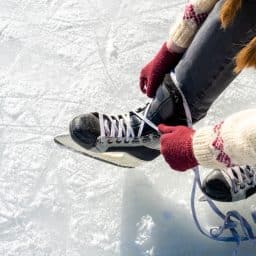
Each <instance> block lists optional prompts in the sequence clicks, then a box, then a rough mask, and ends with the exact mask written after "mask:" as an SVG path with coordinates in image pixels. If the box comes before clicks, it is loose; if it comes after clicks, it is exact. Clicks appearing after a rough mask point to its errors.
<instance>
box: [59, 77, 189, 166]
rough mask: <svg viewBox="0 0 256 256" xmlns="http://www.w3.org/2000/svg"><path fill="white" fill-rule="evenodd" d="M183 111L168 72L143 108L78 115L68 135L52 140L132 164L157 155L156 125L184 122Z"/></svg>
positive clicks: (108, 158) (119, 162) (107, 159)
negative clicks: (111, 113)
mask: <svg viewBox="0 0 256 256" xmlns="http://www.w3.org/2000/svg"><path fill="white" fill-rule="evenodd" d="M182 111H183V104H182V99H181V96H180V94H179V92H178V90H177V88H176V86H175V85H174V83H173V81H172V79H171V78H170V76H169V75H167V76H166V77H165V79H164V81H163V83H162V84H161V86H160V87H159V88H158V90H157V92H156V96H155V98H154V99H153V100H152V101H151V103H150V104H147V105H146V106H145V107H143V108H140V109H138V110H136V111H130V112H128V113H127V114H121V115H108V114H105V113H104V114H101V113H87V114H82V115H79V116H77V117H75V118H74V119H73V120H72V121H71V122H70V126H69V132H70V135H59V136H56V137H55V142H57V143H59V144H61V145H64V146H66V147H68V148H71V149H73V150H75V151H78V152H80V153H83V154H85V155H87V156H91V157H94V158H97V159H99V160H102V161H106V162H109V163H112V164H115V165H119V166H123V167H135V166H138V165H139V164H140V163H142V162H145V161H151V160H153V159H155V158H156V157H157V156H159V155H160V150H159V148H160V134H159V132H158V129H157V125H159V124H161V123H165V124H172V125H175V123H177V124H181V123H182V121H183V122H186V118H185V116H184V115H183V116H182V113H183V112H182ZM179 118H184V119H182V120H180V119H179Z"/></svg>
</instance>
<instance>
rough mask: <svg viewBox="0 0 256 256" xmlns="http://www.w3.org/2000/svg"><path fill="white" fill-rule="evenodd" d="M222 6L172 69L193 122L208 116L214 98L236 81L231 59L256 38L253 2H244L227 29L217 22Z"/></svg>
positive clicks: (250, 0) (206, 21)
mask: <svg viewBox="0 0 256 256" xmlns="http://www.w3.org/2000/svg"><path fill="white" fill-rule="evenodd" d="M223 2H224V1H223V0H222V1H219V2H218V3H217V4H216V5H215V7H214V9H213V10H212V11H211V13H210V14H209V16H208V17H207V19H206V20H205V22H204V23H203V25H202V27H201V28H200V29H199V31H198V32H197V34H196V35H195V37H194V39H193V41H192V43H191V45H190V46H189V48H188V49H187V51H186V53H185V54H184V56H183V57H182V59H181V61H180V62H179V63H178V65H177V66H176V68H175V74H176V79H177V82H178V86H179V87H180V89H181V91H182V92H183V94H184V96H185V98H186V100H187V102H188V105H189V107H190V110H191V114H192V119H193V122H197V121H199V120H200V119H202V118H203V117H204V116H205V115H206V114H207V111H208V109H209V108H210V106H211V105H212V103H213V102H214V101H215V100H216V98H217V97H218V96H219V95H220V94H221V93H222V92H223V91H224V90H225V88H226V87H227V86H228V85H229V84H230V83H231V82H232V81H233V79H235V78H236V74H235V73H234V71H233V70H234V67H235V62H234V57H235V56H236V54H237V53H238V52H239V51H240V50H241V49H242V48H243V47H244V46H245V45H246V44H247V43H248V42H249V41H250V40H251V39H252V38H253V37H254V36H255V35H256V1H255V0H245V1H243V5H242V9H241V10H240V11H239V13H238V15H237V16H236V17H235V20H234V22H233V23H232V24H231V25H230V26H229V27H228V28H227V29H223V28H222V27H221V24H220V19H219V14H220V8H221V6H222V4H223ZM175 115H176V114H175ZM176 116H177V115H176ZM180 118H182V117H180ZM183 118H184V117H183ZM183 118H182V119H183ZM180 123H183V121H181V122H180Z"/></svg>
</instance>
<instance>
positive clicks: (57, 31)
mask: <svg viewBox="0 0 256 256" xmlns="http://www.w3.org/2000/svg"><path fill="white" fill-rule="evenodd" d="M184 3H185V0H175V1H170V0H169V1H167V0H162V1H155V0H145V1H135V0H34V1H32V0H1V1H0V103H1V104H0V105H1V108H0V134H1V140H0V160H1V162H0V163H1V171H0V255H4V256H7V255H8V256H21V255H22V256H32V255H33V256H48V255H49V256H64V255H65V256H119V255H120V256H167V255H168V256H205V255H207V256H211V255H218V256H224V255H225V256H227V255H231V253H232V249H233V248H234V245H232V244H226V243H221V242H213V241H210V240H209V239H207V238H205V237H203V236H202V235H201V234H200V233H199V232H198V231H197V229H196V227H195V225H194V223H193V220H192V217H191V213H190V202H189V197H190V192H191V184H192V180H193V175H192V172H187V173H176V172H173V171H171V170H170V169H169V168H168V166H167V164H165V162H164V161H163V159H162V158H161V157H159V158H158V159H157V160H155V161H154V162H152V163H148V164H146V165H145V166H142V167H140V168H137V169H134V170H125V169H121V168H118V167H114V166H111V165H107V164H104V163H101V162H98V161H95V160H93V159H89V158H86V157H84V156H81V155H79V154H75V153H73V152H70V151H68V150H64V149H62V148H60V147H58V146H57V145H55V144H54V142H53V137H54V135H57V134H59V133H64V132H66V131H67V129H68V123H69V121H70V120H71V118H72V117H74V116H75V115H78V114H81V113H84V112H90V111H100V112H106V113H123V112H126V111H129V110H132V109H136V108H137V107H141V106H143V105H144V104H145V103H146V102H147V98H146V97H145V96H144V95H142V94H141V93H140V91H139V86H138V78H139V72H140V69H141V68H142V67H143V65H144V64H146V63H147V62H148V61H149V60H150V59H151V57H152V56H153V55H154V54H155V53H156V51H157V50H158V49H159V48H160V46H161V45H162V43H163V41H164V40H166V38H167V37H168V31H169V27H170V24H171V23H173V22H174V20H175V17H176V16H177V13H178V12H180V11H182V9H183V5H184ZM255 79H256V75H255V71H250V70H249V71H245V72H243V73H242V74H241V75H240V76H239V77H238V78H237V79H236V80H235V81H234V82H233V83H232V85H231V86H230V87H229V88H228V89H227V90H226V91H225V92H224V93H223V94H222V95H221V97H220V98H219V99H218V100H217V101H216V103H215V104H214V106H213V107H212V108H211V110H210V112H209V115H208V116H207V118H205V119H204V120H203V121H202V122H201V123H200V124H198V126H201V125H205V124H212V123H214V121H217V120H221V119H222V118H223V117H225V116H227V115H229V114H231V113H233V112H236V111H238V110H241V109H245V108H248V107H252V106H253V104H254V101H255V93H256V87H255ZM207 172H208V170H202V173H203V174H206V173H207ZM219 206H220V207H221V208H222V209H226V210H227V209H231V208H232V209H238V210H239V211H241V213H243V214H244V215H245V216H247V217H248V220H251V218H250V210H251V209H254V208H256V203H255V197H252V198H251V199H250V200H247V201H244V202H240V203H236V204H232V205H228V206H227V205H222V204H219ZM197 208H198V211H199V215H200V216H201V220H202V223H203V225H204V226H205V227H208V226H211V225H214V224H215V225H216V224H217V223H218V222H217V223H216V220H215V219H214V218H213V217H212V215H211V213H210V210H209V208H208V207H206V205H205V204H204V203H198V207H197ZM218 224H220V223H218ZM255 230H256V226H255ZM255 250H256V249H255V247H253V246H252V244H251V243H245V244H243V246H242V247H241V250H240V253H239V255H243V256H253V255H255Z"/></svg>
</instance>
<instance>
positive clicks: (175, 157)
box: [158, 124, 198, 171]
mask: <svg viewBox="0 0 256 256" xmlns="http://www.w3.org/2000/svg"><path fill="white" fill-rule="evenodd" d="M158 129H159V131H160V132H161V133H162V135H161V138H160V143H161V153H162V155H163V156H164V158H165V161H166V162H167V163H168V164H169V165H170V167H171V168H172V169H174V170H177V171H186V170H188V169H190V168H193V167H195V166H197V165H198V162H197V160H196V158H195V156H194V153H193V148H192V138H193V135H194V133H195V131H194V130H193V129H191V128H188V127H186V126H166V125H163V124H160V125H159V126H158Z"/></svg>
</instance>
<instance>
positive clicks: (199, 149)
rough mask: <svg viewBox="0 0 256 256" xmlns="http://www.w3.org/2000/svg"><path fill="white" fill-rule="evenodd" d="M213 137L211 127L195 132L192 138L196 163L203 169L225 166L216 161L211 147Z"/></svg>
mask: <svg viewBox="0 0 256 256" xmlns="http://www.w3.org/2000/svg"><path fill="white" fill-rule="evenodd" d="M215 137H216V135H215V133H214V132H213V130H212V127H204V128H202V129H199V130H197V131H196V132H195V134H194V136H193V151H194V155H195V158H196V159H197V161H198V163H199V164H200V165H202V166H204V167H208V168H223V167H225V166H224V165H223V164H221V163H220V162H219V161H218V160H216V151H215V149H214V147H213V146H212V143H213V141H214V140H215Z"/></svg>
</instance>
